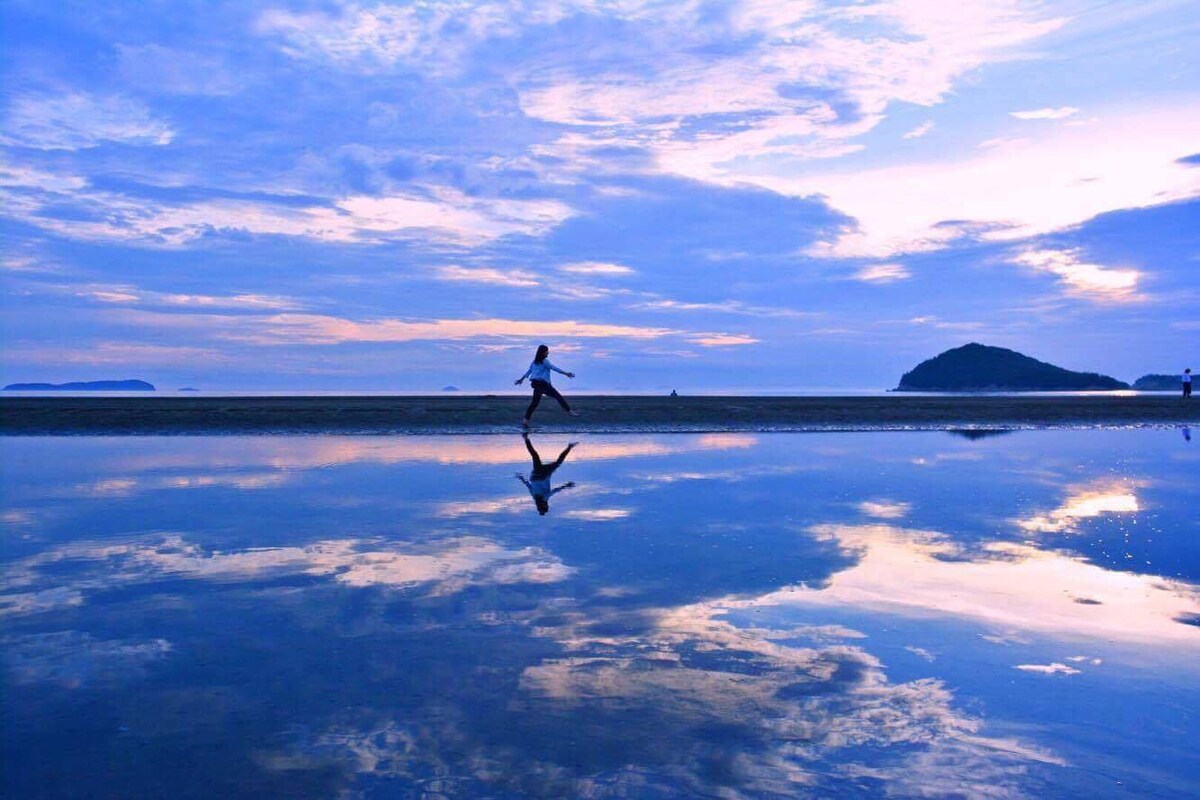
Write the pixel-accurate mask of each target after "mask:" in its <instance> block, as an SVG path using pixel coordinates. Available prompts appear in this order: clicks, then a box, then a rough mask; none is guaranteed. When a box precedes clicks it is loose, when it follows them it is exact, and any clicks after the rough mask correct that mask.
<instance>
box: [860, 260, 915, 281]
mask: <svg viewBox="0 0 1200 800" xmlns="http://www.w3.org/2000/svg"><path fill="white" fill-rule="evenodd" d="M911 277H912V273H911V272H909V271H908V268H907V267H905V266H904V265H903V264H873V265H871V266H869V267H863V268H862V269H860V270H859V271H858V272H856V273H854V279H855V280H858V281H862V282H863V283H894V282H896V281H902V280H907V279H908V278H911Z"/></svg>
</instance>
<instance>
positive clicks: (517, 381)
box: [513, 364, 533, 386]
mask: <svg viewBox="0 0 1200 800" xmlns="http://www.w3.org/2000/svg"><path fill="white" fill-rule="evenodd" d="M530 372H533V364H530V365H529V369H527V370H525V374H524V375H522V376H521V377H519V378H517V379H516V380H515V381H513V383H514V384H515V385H517V386H520V385H521V381H523V380H525V379H526V378H528V377H529V373H530Z"/></svg>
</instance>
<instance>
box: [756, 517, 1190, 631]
mask: <svg viewBox="0 0 1200 800" xmlns="http://www.w3.org/2000/svg"><path fill="white" fill-rule="evenodd" d="M809 531H810V532H812V533H814V534H815V535H817V536H818V537H821V538H824V539H827V540H829V541H832V542H836V543H837V544H838V545H839V546H840V547H841V548H842V549H843V550H844V551H846V552H848V553H853V554H855V555H856V556H857V561H856V562H855V563H854V565H853V566H851V567H850V568H848V569H845V570H843V571H841V572H838V573H835V574H834V575H833V576H832V577H830V579H829V582H828V584H827V585H826V586H825V587H824V588H805V587H801V588H796V589H785V590H782V591H779V592H777V593H775V595H774V596H773V597H772V598H769V599H768V598H764V600H763V602H778V603H780V604H783V605H788V604H792V603H795V604H799V605H804V606H845V607H850V608H854V609H856V610H858V611H860V612H861V611H863V610H867V609H869V610H872V611H875V612H880V613H891V614H899V615H902V616H913V617H923V616H928V615H936V616H946V617H958V618H966V619H971V620H975V621H977V622H979V623H982V624H985V625H987V626H989V627H991V628H994V629H999V630H1012V631H1025V632H1041V633H1047V634H1051V635H1054V636H1056V637H1059V638H1062V639H1074V640H1084V639H1096V640H1115V641H1120V642H1142V643H1154V644H1158V645H1170V646H1172V647H1196V646H1200V641H1198V640H1197V639H1196V636H1195V631H1194V629H1193V628H1191V627H1190V626H1188V625H1181V624H1180V623H1179V622H1178V621H1177V620H1178V619H1179V618H1180V617H1182V616H1184V615H1186V614H1195V613H1197V612H1198V611H1200V594H1198V593H1197V591H1196V587H1194V586H1192V585H1191V584H1188V583H1186V582H1183V581H1178V580H1172V579H1170V578H1162V577H1159V576H1157V575H1140V574H1134V573H1129V572H1117V571H1113V570H1109V569H1105V568H1103V567H1100V566H1097V565H1095V564H1090V563H1088V562H1087V561H1085V560H1083V559H1081V558H1077V557H1074V556H1070V555H1067V554H1065V553H1062V552H1057V551H1047V550H1042V549H1039V548H1036V547H1032V546H1029V545H1024V544H1012V543H1007V542H991V543H987V544H984V545H982V546H980V547H970V548H969V547H966V546H963V545H960V544H958V543H956V542H954V541H953V540H952V539H950V538H949V537H947V536H945V535H943V534H941V533H938V532H936V531H927V530H917V529H910V528H900V527H894V526H892V525H886V524H879V523H877V524H869V525H847V524H822V525H815V526H812V527H811V528H809ZM1079 598H1083V599H1087V600H1094V601H1098V603H1090V602H1089V603H1080V602H1077V599H1079Z"/></svg>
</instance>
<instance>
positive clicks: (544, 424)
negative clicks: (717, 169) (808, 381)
mask: <svg viewBox="0 0 1200 800" xmlns="http://www.w3.org/2000/svg"><path fill="white" fill-rule="evenodd" d="M568 400H569V401H570V402H571V403H572V405H573V406H574V407H576V408H578V409H579V410H580V412H581V416H579V417H567V416H566V415H564V414H563V413H562V411H561V410H560V409H559V408H558V407H557V406H556V405H555V404H554V403H553V401H543V402H542V405H541V407H539V409H538V413H537V415H536V416H535V418H534V427H533V429H532V430H535V431H541V432H547V433H717V432H801V431H834V430H838V431H853V430H864V431H877V430H954V429H966V430H972V429H981V428H982V429H999V430H1005V429H1007V430H1020V429H1029V428H1064V427H1065V428H1089V427H1135V426H1146V425H1183V424H1196V425H1200V401H1190V402H1189V401H1185V400H1183V399H1182V398H1180V397H1178V396H1120V397H1113V396H1093V397H1089V396H1070V397H1045V396H1021V395H1005V396H996V395H989V396H977V395H966V396H936V397H931V396H906V395H902V394H900V395H888V396H886V397H877V396H876V397H871V396H867V397H864V396H844V397H839V396H829V397H811V396H804V397H776V396H760V397H744V396H724V397H721V396H694V397H664V396H636V395H576V396H572V397H569V398H568ZM527 403H528V400H527V398H526V397H521V396H512V395H495V396H488V395H455V396H452V397H448V396H404V395H397V396H374V397H366V396H340V397H337V396H318V397H306V396H292V397H77V396H72V397H0V435H29V436H34V435H82V434H92V435H162V434H193V435H222V434H253V433H261V434H267V433H269V434H289V433H299V434H303V433H314V434H315V433H341V434H457V433H509V432H513V431H519V430H520V420H521V416H522V414H523V412H524V410H525V406H526V404H527Z"/></svg>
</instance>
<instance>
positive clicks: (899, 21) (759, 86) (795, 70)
mask: <svg viewBox="0 0 1200 800" xmlns="http://www.w3.org/2000/svg"><path fill="white" fill-rule="evenodd" d="M631 15H633V16H636V18H637V21H638V23H639V24H640V29H641V30H642V31H644V33H643V35H642V36H641V37H639V38H637V39H636V40H634V41H630V42H629V44H628V45H627V46H628V47H629V48H630V50H631V51H632V50H633V49H634V48H636V49H637V51H638V53H639V54H640V59H639V60H638V61H637V62H636V63H637V64H638V69H635V70H631V69H630V68H629V67H628V64H627V62H626V61H620V62H616V63H617V64H618V66H615V67H614V68H613V69H612V70H611V71H610V72H603V71H601V72H597V71H595V69H594V68H593V69H592V71H591V72H587V73H585V72H584V71H583V69H582V68H581V69H575V70H572V69H571V68H558V69H536V70H530V71H529V72H528V73H527V74H526V75H524V76H521V77H518V78H517V79H516V81H515V82H516V83H517V85H518V87H519V91H520V97H521V106H522V109H523V110H524V111H525V112H526V113H527V114H529V115H530V116H533V117H537V118H539V119H544V120H548V121H553V122H558V123H562V124H570V125H576V126H581V127H582V128H583V129H584V130H579V131H573V132H571V133H569V134H565V135H564V136H563V137H562V138H561V139H560V140H559V141H558V142H557V143H555V145H554V146H552V147H549V148H547V152H553V153H555V154H557V155H561V156H566V157H567V158H570V159H573V160H576V161H577V162H579V161H584V162H586V161H587V159H588V154H587V150H588V145H589V143H590V144H591V145H592V146H594V147H604V146H608V145H624V146H632V147H636V148H640V149H643V150H645V151H647V152H649V153H650V155H651V156H652V158H653V160H654V163H655V166H656V167H657V169H659V170H660V171H665V172H671V173H675V174H680V175H684V176H687V177H690V178H695V179H699V180H705V181H711V182H716V183H722V184H729V185H733V184H737V183H739V182H751V183H758V184H759V185H763V184H762V183H761V182H760V181H759V180H757V178H758V177H759V176H764V175H775V174H779V173H780V171H781V167H782V168H783V169H785V170H789V169H790V170H794V169H795V168H796V166H795V165H796V164H797V163H799V162H800V161H801V160H803V159H812V158H836V157H839V156H842V155H846V154H848V153H852V152H855V151H857V150H860V149H862V147H863V145H861V144H857V143H851V142H849V141H847V140H848V139H850V138H852V137H855V136H858V135H859V134H862V133H865V132H867V131H869V130H871V129H872V128H873V127H874V126H875V125H877V124H878V122H879V121H880V120H881V119H882V118H883V115H884V114H885V112H886V109H887V107H888V106H889V105H890V104H892V103H896V102H906V103H912V104H916V105H924V106H930V105H934V104H936V103H938V102H940V101H941V100H942V98H943V97H944V96H945V95H946V94H947V93H948V92H949V91H950V90H951V89H952V87H953V84H954V82H955V80H957V79H958V78H959V77H960V76H961V75H963V74H964V73H966V72H967V71H969V70H972V69H975V68H977V67H979V66H980V65H982V64H984V63H986V62H989V61H994V60H999V59H1004V58H1007V57H1009V54H1010V53H1011V52H1012V51H1013V49H1014V48H1017V47H1019V46H1021V45H1024V44H1026V43H1028V42H1030V41H1033V40H1034V39H1036V38H1038V37H1039V36H1042V35H1044V34H1045V33H1048V32H1050V31H1052V30H1055V29H1056V28H1058V27H1060V26H1061V25H1062V24H1063V23H1064V22H1065V20H1063V19H1059V18H1044V17H1039V16H1037V15H1036V13H1030V12H1029V11H1027V10H1026V9H1025V8H1024V7H1022V6H1021V5H1019V4H1018V3H1015V2H991V3H985V2H969V1H968V2H962V3H956V4H953V5H947V4H929V3H922V2H918V0H901V1H900V2H873V3H864V4H856V5H853V6H842V5H833V4H826V3H769V4H765V5H764V4H761V3H739V4H736V5H735V6H733V7H732V8H731V9H730V12H729V15H728V26H727V27H724V26H721V25H715V24H714V23H713V22H712V20H711V17H706V16H705V15H704V9H703V7H701V6H692V5H690V4H661V5H650V4H646V5H637V6H636V11H635V12H631ZM681 39H682V40H683V41H686V42H689V43H690V44H692V46H691V47H683V46H681V45H680V41H681ZM731 40H738V41H753V42H754V43H755V44H754V45H753V46H751V47H747V48H743V49H739V50H737V51H733V52H729V53H728V54H726V55H724V56H721V55H713V53H712V51H711V50H710V49H706V48H705V47H704V45H705V44H706V43H710V42H712V43H716V42H720V43H725V42H728V41H731ZM631 55H632V53H631ZM633 57H635V58H637V56H633ZM539 66H540V65H539ZM588 66H589V67H592V66H593V65H592V64H588ZM796 87H803V88H808V89H811V90H813V92H812V94H806V93H804V92H803V91H802V92H800V93H799V94H798V95H797V94H796V93H795V92H793V91H791V90H794V89H795V88H796ZM829 92H836V93H838V94H839V95H840V96H841V97H844V98H845V100H847V101H849V102H851V103H853V104H854V105H856V106H857V110H858V112H859V114H858V116H857V118H856V119H853V120H848V119H846V118H843V116H842V115H840V114H839V113H838V112H837V111H835V109H834V107H833V106H831V105H830V104H828V103H826V102H824V101H821V100H818V99H816V98H817V97H820V96H822V95H826V94H828V93H829ZM732 114H736V115H737V116H738V117H739V119H738V121H737V123H736V124H733V125H723V124H720V123H711V124H705V123H706V120H704V119H702V118H704V117H706V116H711V115H732ZM689 120H696V122H697V125H695V126H692V125H688V124H685V123H686V122H687V121H689ZM587 129H591V130H590V131H589V130H587ZM589 166H590V165H589Z"/></svg>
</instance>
